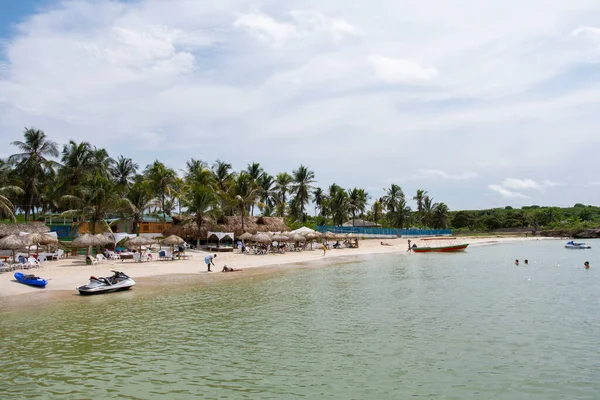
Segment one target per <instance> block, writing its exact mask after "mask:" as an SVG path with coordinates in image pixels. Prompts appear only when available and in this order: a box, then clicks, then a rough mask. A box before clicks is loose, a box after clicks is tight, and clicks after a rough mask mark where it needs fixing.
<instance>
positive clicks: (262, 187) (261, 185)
mask: <svg viewBox="0 0 600 400" xmlns="http://www.w3.org/2000/svg"><path fill="white" fill-rule="evenodd" d="M274 183H275V181H274V179H273V177H272V176H271V175H269V174H267V173H266V172H265V173H263V174H262V175H261V176H260V178H258V181H257V184H258V198H259V200H260V202H261V204H260V207H261V212H262V214H263V215H265V210H272V209H273V205H274V204H275V191H274V189H273V185H274Z"/></svg>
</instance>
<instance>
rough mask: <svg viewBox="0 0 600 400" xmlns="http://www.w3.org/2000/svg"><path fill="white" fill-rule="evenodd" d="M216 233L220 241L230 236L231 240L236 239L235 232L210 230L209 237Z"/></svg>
mask: <svg viewBox="0 0 600 400" xmlns="http://www.w3.org/2000/svg"><path fill="white" fill-rule="evenodd" d="M213 235H215V236H216V237H217V239H219V241H221V240H222V239H223V238H224V237H229V238H230V239H231V240H233V239H234V237H233V232H208V236H207V237H211V236H213Z"/></svg>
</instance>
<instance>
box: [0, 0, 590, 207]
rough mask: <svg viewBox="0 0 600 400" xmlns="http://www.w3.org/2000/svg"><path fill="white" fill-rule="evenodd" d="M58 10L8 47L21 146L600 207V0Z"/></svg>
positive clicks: (7, 93)
mask: <svg viewBox="0 0 600 400" xmlns="http://www.w3.org/2000/svg"><path fill="white" fill-rule="evenodd" d="M47 3H48V4H47V6H45V8H44V9H43V10H42V11H40V12H39V13H37V14H36V15H32V16H31V17H30V18H25V19H24V22H23V23H22V24H21V25H19V26H18V28H17V29H16V30H15V31H14V33H12V34H11V36H10V37H6V38H2V39H0V40H1V46H0V52H1V54H0V132H2V138H3V139H4V140H5V145H4V146H0V156H1V157H6V156H7V155H9V154H11V153H12V152H13V151H14V149H12V148H11V146H8V145H7V143H9V142H10V141H13V140H17V139H21V134H22V129H23V127H24V126H28V127H29V126H35V127H38V128H41V129H44V130H45V131H47V133H48V134H49V136H50V137H51V138H52V139H53V140H55V141H58V142H60V143H64V142H65V141H67V140H68V139H71V138H75V139H77V140H89V141H91V142H93V143H94V144H95V145H97V146H102V147H106V148H107V150H108V151H109V152H110V153H111V154H112V155H115V156H116V155H118V154H121V153H123V154H124V155H127V156H131V157H134V158H136V161H137V162H139V163H140V165H145V164H147V163H149V162H151V161H153V160H154V159H155V158H160V159H162V160H163V161H165V162H166V163H169V164H171V165H173V167H174V168H182V167H183V164H184V163H185V161H186V160H188V159H189V158H190V157H194V158H203V159H205V160H206V161H208V162H212V161H213V160H214V159H216V158H220V159H223V160H228V161H231V162H232V163H233V164H234V167H236V168H242V167H245V165H246V164H247V163H248V162H252V161H256V160H258V161H260V162H261V163H262V164H264V166H265V168H267V170H268V171H269V172H271V173H276V172H279V171H291V170H293V169H294V168H296V167H297V166H298V165H299V164H300V163H302V164H304V165H308V166H309V167H310V168H312V169H313V170H314V171H315V173H316V176H317V179H319V182H318V184H319V185H320V186H328V185H329V184H331V183H332V182H334V181H335V182H336V183H338V184H341V185H343V186H345V187H354V186H358V187H384V186H388V185H389V183H391V182H386V181H385V180H386V178H387V177H389V176H390V175H391V174H392V172H390V171H393V173H394V174H397V175H398V176H402V175H403V174H406V173H407V171H409V172H410V171H420V170H424V171H426V172H425V173H421V172H418V173H417V175H418V177H419V178H418V179H412V178H411V179H405V180H404V181H403V182H401V183H402V186H403V189H404V191H405V192H406V193H412V192H414V191H415V190H416V189H417V184H418V185H419V186H422V182H423V181H425V183H426V185H427V186H426V187H418V188H419V189H425V190H428V191H429V193H431V195H432V196H435V197H436V199H439V200H440V201H444V202H446V203H447V204H449V205H450V207H452V208H453V209H456V208H461V207H466V208H468V207H483V206H487V205H489V204H488V202H489V201H490V196H489V193H490V188H488V187H487V185H486V184H481V183H480V181H484V182H497V183H499V185H496V186H500V187H501V188H502V189H503V190H504V191H508V192H510V193H517V197H513V198H519V197H518V194H522V193H526V194H530V195H531V196H532V197H535V196H536V195H541V194H542V193H543V196H544V198H543V200H544V203H546V204H550V203H564V204H575V203H576V202H583V203H586V204H597V203H600V192H599V191H598V188H597V186H591V185H587V183H588V182H594V181H597V177H596V173H595V171H596V170H597V168H596V165H595V156H596V155H595V153H594V149H597V148H598V146H599V145H600V138H599V137H598V133H597V126H598V113H597V110H598V107H599V106H600V90H598V88H599V87H600V79H599V78H597V74H595V73H594V71H595V68H596V67H597V66H596V65H594V64H593V63H594V62H595V61H594V60H597V59H598V56H599V55H600V53H599V52H598V49H600V47H599V46H597V45H596V43H599V42H598V41H597V40H596V39H595V38H596V36H597V33H598V29H599V28H594V27H592V26H590V22H589V21H597V20H600V3H598V2H595V3H594V2H590V1H589V0H572V1H569V2H564V1H561V0H543V1H542V0H532V1H530V2H525V3H524V2H522V1H517V0H503V1H500V0H490V1H487V2H483V3H481V4H479V5H478V7H477V9H476V10H475V9H473V8H472V7H470V3H469V2H468V1H467V0H456V1H455V2H452V3H448V2H438V3H437V4H436V6H435V7H431V5H429V4H426V3H419V2H415V1H413V0H398V1H393V2H392V1H388V0H374V1H373V2H369V3H364V2H363V3H360V2H355V3H352V4H348V3H347V2H341V1H340V0H332V1H331V2H318V1H316V0H296V1H295V2H294V3H293V5H292V6H290V4H287V3H285V2H280V1H275V0H263V1H261V2H260V4H259V6H260V8H259V9H256V8H253V7H254V6H253V5H250V6H249V5H248V2H246V1H242V0H222V1H219V2H199V1H193V0H172V1H168V2H167V1H161V0H131V1H127V2H115V1H108V0H97V1H88V0H72V1H60V2H59V1H57V0H50V1H49V2H47ZM515 9H518V10H519V12H518V13H515V12H514V10H515ZM540 9H543V10H544V12H543V13H540ZM465 10H471V11H470V12H465ZM482 26H484V27H485V29H482ZM157 143H158V145H157ZM274 149H275V150H276V151H274ZM332 151H334V152H338V153H340V154H342V155H343V157H341V158H336V161H335V162H332V161H331V160H332V159H331V154H332ZM440 165H443V170H440V169H435V168H437V166H440ZM573 165H576V166H577V173H576V174H574V173H573ZM427 171H429V172H427ZM432 171H433V172H432ZM447 171H453V173H450V172H447ZM456 171H459V172H456ZM461 171H462V172H461ZM464 171H467V172H464ZM470 171H476V172H477V173H476V174H475V172H470ZM515 176H517V177H518V176H526V177H527V179H517V178H512V179H514V181H510V180H505V179H504V178H505V177H515ZM548 176H551V177H552V179H553V181H556V182H569V185H573V186H577V187H578V188H579V189H578V190H577V191H569V190H548V188H550V187H552V186H553V182H550V181H544V179H546V178H547V177H548ZM476 177H479V178H481V179H472V178H476ZM424 178H427V179H424ZM433 178H436V179H433ZM529 180H530V181H532V182H534V184H532V183H531V182H530V181H529ZM398 182H399V181H398ZM457 185H460V187H461V190H460V191H458V190H455V189H454V190H451V189H449V187H454V188H455V187H456V186H457ZM519 185H520V186H519ZM523 185H524V186H527V185H529V186H531V187H521V186H523ZM495 192H496V193H498V191H495ZM464 193H468V195H465V194H464ZM373 196H374V197H375V196H376V194H375V193H374V194H373ZM498 197H499V198H500V199H502V198H501V197H500V196H498ZM521 199H523V197H521ZM492 201H496V200H492Z"/></svg>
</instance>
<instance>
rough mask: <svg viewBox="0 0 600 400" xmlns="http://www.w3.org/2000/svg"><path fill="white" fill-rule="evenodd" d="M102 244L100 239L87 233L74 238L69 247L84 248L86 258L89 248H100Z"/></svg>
mask: <svg viewBox="0 0 600 400" xmlns="http://www.w3.org/2000/svg"><path fill="white" fill-rule="evenodd" d="M102 244H104V241H103V240H101V239H100V238H98V237H96V236H94V235H90V234H89V233H84V234H83V235H81V236H78V237H76V238H75V240H73V241H72V242H71V247H73V248H78V247H85V257H86V258H87V256H89V254H90V247H91V246H101V245H102Z"/></svg>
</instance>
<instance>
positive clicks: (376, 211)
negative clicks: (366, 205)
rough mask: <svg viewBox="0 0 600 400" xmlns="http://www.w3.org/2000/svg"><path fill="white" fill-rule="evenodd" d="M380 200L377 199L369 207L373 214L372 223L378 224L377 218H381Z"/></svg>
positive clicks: (381, 205) (381, 206)
mask: <svg viewBox="0 0 600 400" xmlns="http://www.w3.org/2000/svg"><path fill="white" fill-rule="evenodd" d="M382 203H383V202H382V200H381V199H378V200H375V201H374V202H373V205H372V206H371V212H372V213H373V222H375V224H378V221H379V218H381V214H382V212H383V204H382Z"/></svg>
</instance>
